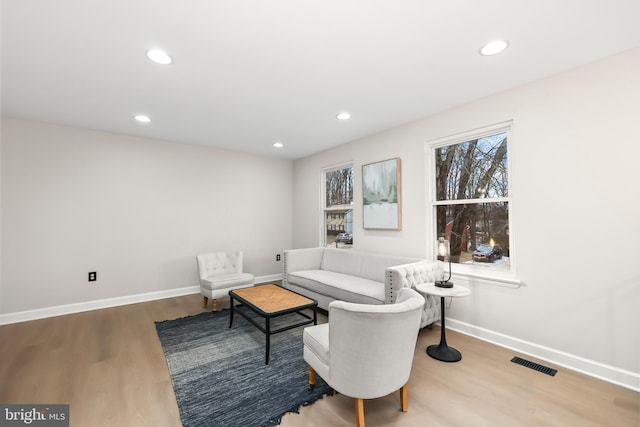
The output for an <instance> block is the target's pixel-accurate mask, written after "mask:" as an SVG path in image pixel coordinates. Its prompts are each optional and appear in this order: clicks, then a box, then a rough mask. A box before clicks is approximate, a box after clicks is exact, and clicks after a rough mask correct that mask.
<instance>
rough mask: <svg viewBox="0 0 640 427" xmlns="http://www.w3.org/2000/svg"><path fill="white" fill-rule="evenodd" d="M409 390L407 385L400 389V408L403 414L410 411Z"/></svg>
mask: <svg viewBox="0 0 640 427" xmlns="http://www.w3.org/2000/svg"><path fill="white" fill-rule="evenodd" d="M408 393H409V388H408V387H407V385H406V384H405V385H403V386H402V388H401V389H400V407H401V408H402V412H407V411H408V410H409V395H408Z"/></svg>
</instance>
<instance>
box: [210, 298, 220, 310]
mask: <svg viewBox="0 0 640 427" xmlns="http://www.w3.org/2000/svg"><path fill="white" fill-rule="evenodd" d="M217 310H218V300H217V299H215V298H214V299H212V300H211V311H217Z"/></svg>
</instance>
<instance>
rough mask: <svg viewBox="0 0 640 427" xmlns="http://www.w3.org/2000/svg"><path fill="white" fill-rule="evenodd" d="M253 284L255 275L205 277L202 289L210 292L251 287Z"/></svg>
mask: <svg viewBox="0 0 640 427" xmlns="http://www.w3.org/2000/svg"><path fill="white" fill-rule="evenodd" d="M252 283H253V274H250V273H226V274H216V275H213V276H209V277H205V278H203V279H202V280H201V281H200V287H202V288H204V289H208V290H214V289H226V288H231V287H233V286H241V285H250V284H252Z"/></svg>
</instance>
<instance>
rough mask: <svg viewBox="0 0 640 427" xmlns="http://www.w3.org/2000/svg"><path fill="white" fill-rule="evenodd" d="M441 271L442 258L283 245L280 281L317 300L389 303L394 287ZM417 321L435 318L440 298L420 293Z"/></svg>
mask: <svg viewBox="0 0 640 427" xmlns="http://www.w3.org/2000/svg"><path fill="white" fill-rule="evenodd" d="M441 277H442V263H440V262H437V261H427V260H420V259H417V258H408V257H397V256H389V255H383V254H373V253H366V252H359V251H354V250H350V249H335V248H305V249H290V250H286V251H284V271H283V277H282V285H283V286H284V287H285V288H287V289H290V290H292V291H294V292H298V293H300V294H302V295H305V296H307V297H309V298H313V299H315V300H316V301H318V307H320V308H322V309H324V310H328V308H329V303H330V302H331V301H335V300H340V301H347V302H355V303H360V304H392V303H394V302H395V299H396V296H397V295H398V290H399V289H400V288H403V287H409V288H415V285H416V284H418V283H426V282H434V281H435V280H439V279H440V278H441ZM423 296H424V297H425V306H424V310H423V312H422V319H421V322H420V327H425V326H427V325H430V324H432V323H433V322H435V321H437V320H440V299H439V298H436V297H434V296H432V295H424V294H423Z"/></svg>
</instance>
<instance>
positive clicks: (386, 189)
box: [362, 157, 402, 230]
mask: <svg viewBox="0 0 640 427" xmlns="http://www.w3.org/2000/svg"><path fill="white" fill-rule="evenodd" d="M400 190H401V188H400V158H399V157H396V158H394V159H389V160H383V161H380V162H376V163H369V164H366V165H363V166H362V214H363V222H362V223H363V227H364V228H368V229H375V230H400V229H401V228H402V203H401V201H402V200H401V194H400Z"/></svg>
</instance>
